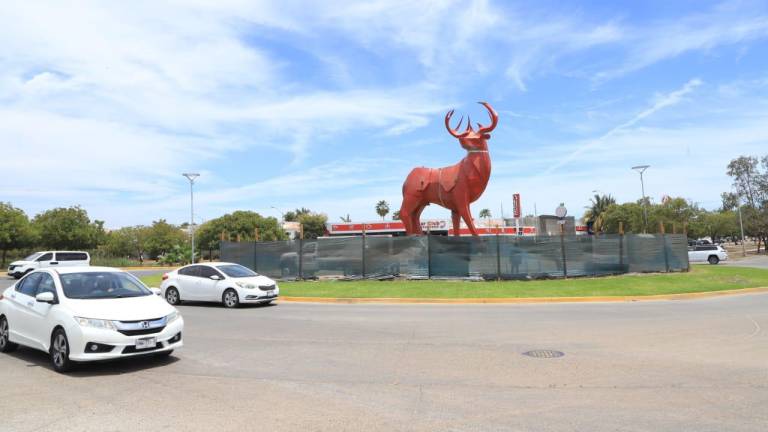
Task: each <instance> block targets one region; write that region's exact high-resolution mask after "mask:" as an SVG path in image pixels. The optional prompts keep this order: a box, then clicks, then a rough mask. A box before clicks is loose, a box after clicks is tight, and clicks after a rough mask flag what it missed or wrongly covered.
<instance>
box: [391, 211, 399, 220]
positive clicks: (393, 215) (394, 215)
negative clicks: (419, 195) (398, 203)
mask: <svg viewBox="0 0 768 432" xmlns="http://www.w3.org/2000/svg"><path fill="white" fill-rule="evenodd" d="M392 220H400V210H395V212H394V213H392Z"/></svg>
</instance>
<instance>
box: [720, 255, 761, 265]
mask: <svg viewBox="0 0 768 432" xmlns="http://www.w3.org/2000/svg"><path fill="white" fill-rule="evenodd" d="M734 255H736V254H734V253H731V254H730V257H732V258H734V259H731V260H728V261H725V262H723V264H725V265H728V266H737V267H756V268H768V256H766V255H761V256H754V255H753V256H747V257H744V258H742V257H740V256H734Z"/></svg>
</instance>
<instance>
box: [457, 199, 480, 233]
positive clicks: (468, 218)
mask: <svg viewBox="0 0 768 432" xmlns="http://www.w3.org/2000/svg"><path fill="white" fill-rule="evenodd" d="M459 212H460V213H461V218H462V219H464V223H465V224H467V228H469V232H470V233H472V235H473V236H476V235H477V229H476V228H475V222H474V221H472V213H471V212H470V211H469V206H468V205H467V206H465V207H462V208H460V209H459Z"/></svg>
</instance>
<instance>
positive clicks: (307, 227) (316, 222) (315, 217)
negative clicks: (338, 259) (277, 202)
mask: <svg viewBox="0 0 768 432" xmlns="http://www.w3.org/2000/svg"><path fill="white" fill-rule="evenodd" d="M326 222H328V216H326V215H324V214H322V213H312V212H309V213H304V214H302V215H301V216H299V223H301V226H302V229H303V230H304V238H305V239H315V238H318V237H321V236H323V235H325V232H326V230H325V223H326Z"/></svg>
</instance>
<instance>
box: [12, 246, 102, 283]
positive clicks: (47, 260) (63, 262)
mask: <svg viewBox="0 0 768 432" xmlns="http://www.w3.org/2000/svg"><path fill="white" fill-rule="evenodd" d="M89 265H91V256H90V255H88V252H80V251H47V252H35V253H33V254H32V255H30V256H28V257H26V258H24V259H23V260H19V261H14V262H12V263H11V265H10V266H8V276H13V277H15V278H16V279H21V277H22V276H24V275H25V274H27V273H29V272H31V271H32V270H37V269H41V268H48V267H51V268H57V267H84V266H86V267H87V266H89Z"/></svg>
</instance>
